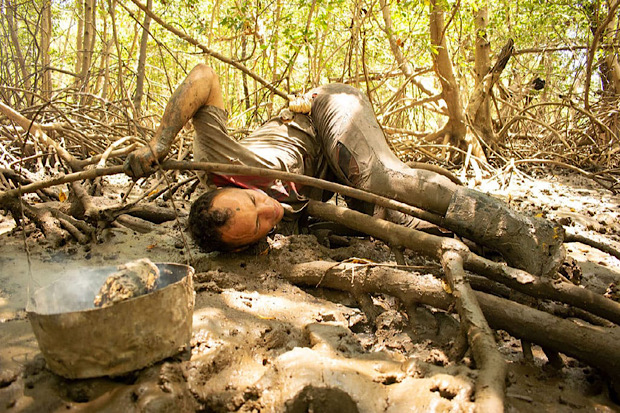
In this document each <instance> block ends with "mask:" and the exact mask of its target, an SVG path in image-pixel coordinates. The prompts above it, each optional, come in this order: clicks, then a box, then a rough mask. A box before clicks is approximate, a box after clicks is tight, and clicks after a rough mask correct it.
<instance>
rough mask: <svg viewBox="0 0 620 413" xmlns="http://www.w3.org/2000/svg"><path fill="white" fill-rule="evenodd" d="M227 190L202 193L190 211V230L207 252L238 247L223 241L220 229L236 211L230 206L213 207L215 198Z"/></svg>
mask: <svg viewBox="0 0 620 413" xmlns="http://www.w3.org/2000/svg"><path fill="white" fill-rule="evenodd" d="M225 190H226V188H218V189H214V190H211V191H209V192H206V193H204V194H202V195H201V196H200V197H199V198H198V199H197V200H196V201H195V202H194V203H193V204H192V207H191V209H190V211H189V222H188V225H189V232H190V234H191V235H192V238H193V239H194V241H195V242H196V244H198V246H199V247H200V248H201V249H202V250H203V251H205V252H211V251H232V250H234V249H236V248H237V247H236V246H233V245H230V244H228V243H226V242H224V241H222V233H221V231H220V228H221V227H223V226H224V225H226V224H227V223H228V221H229V220H230V218H231V217H232V216H233V215H234V214H235V213H234V212H233V210H232V209H230V208H223V209H213V199H214V198H215V197H216V196H218V195H219V194H221V193H222V192H223V191H225Z"/></svg>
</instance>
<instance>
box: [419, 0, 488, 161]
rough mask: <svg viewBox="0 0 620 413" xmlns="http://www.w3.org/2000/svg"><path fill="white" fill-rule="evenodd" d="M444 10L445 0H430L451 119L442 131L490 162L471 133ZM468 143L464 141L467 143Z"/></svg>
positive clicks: (437, 69) (433, 36)
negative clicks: (456, 75) (462, 101)
mask: <svg viewBox="0 0 620 413" xmlns="http://www.w3.org/2000/svg"><path fill="white" fill-rule="evenodd" d="M444 30H445V25H444V10H443V6H442V4H441V0H439V1H438V0H431V1H430V34H431V45H432V46H433V51H432V57H433V68H434V69H435V73H436V74H437V77H438V78H439V81H440V83H441V89H442V94H443V99H444V101H445V102H446V106H447V108H448V123H446V125H445V126H444V128H443V130H442V134H443V135H444V136H446V137H448V138H449V139H450V141H451V142H452V143H453V144H454V145H455V146H457V147H462V146H465V147H469V146H471V153H472V154H473V155H474V156H476V157H478V158H479V159H481V160H482V161H483V162H486V156H485V155H484V151H483V150H482V146H480V143H479V142H478V140H477V139H476V138H474V137H472V136H468V135H467V124H466V123H465V112H464V111H463V105H462V103H461V95H460V93H459V85H458V83H457V82H456V78H455V76H454V70H453V68H452V62H451V60H450V55H449V54H448V45H447V42H446V36H445V32H444ZM463 144H464V145H463Z"/></svg>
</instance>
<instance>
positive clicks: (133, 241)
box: [0, 175, 620, 413]
mask: <svg viewBox="0 0 620 413" xmlns="http://www.w3.org/2000/svg"><path fill="white" fill-rule="evenodd" d="M123 185H124V183H123V182H119V181H118V180H113V181H110V182H109V184H108V188H117V189H118V188H121V189H122V187H123ZM482 189H483V190H485V191H489V192H492V193H494V194H496V195H497V196H499V197H502V198H503V199H505V200H506V201H507V202H510V203H511V204H512V205H514V206H515V208H520V209H526V210H530V211H531V212H534V213H541V212H542V213H543V214H546V215H547V216H548V217H550V218H553V219H557V220H560V222H562V223H563V224H564V225H565V226H566V227H567V228H568V229H570V230H571V231H574V232H577V233H580V234H583V235H586V236H588V237H591V238H593V239H596V240H599V241H605V242H608V243H611V244H613V245H614V246H615V247H616V248H619V247H620V216H619V215H620V214H619V209H618V205H619V204H620V197H619V196H614V195H612V194H611V193H610V192H609V191H605V190H603V189H601V188H600V187H597V186H596V184H594V183H592V182H591V181H588V180H586V179H585V178H582V177H579V176H565V175H556V176H546V177H537V178H536V179H535V180H530V179H524V178H523V177H513V179H512V181H511V182H510V184H509V185H504V186H503V187H502V186H501V185H500V180H499V179H497V178H495V179H493V180H489V181H487V182H485V183H484V184H483V186H482ZM117 192H119V191H117ZM106 193H108V194H109V195H108V196H109V197H110V198H113V199H118V197H119V196H120V195H119V194H118V193H114V192H113V191H108V192H106ZM177 206H179V207H180V211H181V214H180V215H181V219H180V225H181V226H182V225H183V222H184V218H183V215H185V214H186V213H187V211H188V207H189V203H188V202H186V201H181V200H179V201H177ZM12 225H13V222H12V219H11V218H10V217H4V216H0V233H2V234H1V235H0V411H9V412H44V411H45V412H47V411H67V410H70V411H88V412H91V411H110V412H118V411H124V412H127V411H149V412H168V411H175V412H183V411H195V410H199V411H207V412H211V411H213V412H229V411H243V412H273V411H275V412H306V411H308V412H310V411H311V412H339V413H344V412H356V411H360V412H403V411H420V412H427V411H455V412H456V411H470V410H471V409H472V406H473V404H472V402H471V399H472V389H473V384H474V381H475V378H476V370H475V368H474V367H475V366H473V362H472V360H471V359H470V356H469V355H467V356H466V357H465V359H464V360H462V361H460V362H454V361H453V360H452V359H451V349H452V348H453V346H454V343H455V337H456V335H457V331H458V321H457V317H456V316H455V315H454V314H448V313H446V312H443V311H440V310H436V309H433V308H428V307H425V306H419V307H415V308H405V307H403V306H402V305H401V304H400V303H399V302H397V301H396V300H395V299H393V298H391V297H387V296H381V295H377V296H375V297H373V298H372V300H373V305H374V306H375V309H376V310H377V312H379V313H380V314H379V316H378V317H377V318H376V319H375V320H374V322H373V321H371V320H369V319H368V318H367V317H366V315H365V314H364V313H363V312H362V311H361V310H360V308H359V306H358V304H357V302H356V300H354V299H353V298H352V297H351V296H350V295H348V294H346V293H342V292H337V291H329V290H325V289H322V288H300V287H297V286H294V285H291V284H290V283H289V282H287V281H285V280H284V279H283V278H282V274H283V273H282V272H283V271H286V268H287V266H288V265H290V264H292V263H300V262H307V261H313V260H330V261H342V260H345V259H348V258H350V257H357V258H363V259H367V260H372V261H375V262H380V263H386V264H395V257H394V255H393V254H392V252H391V250H390V249H389V248H388V247H387V246H386V245H385V244H384V243H382V242H380V241H376V240H371V239H368V238H355V237H344V238H336V239H337V241H338V242H337V243H332V244H334V245H331V248H329V247H327V246H325V245H322V244H320V243H319V242H318V241H317V238H316V237H315V236H314V235H297V236H288V237H285V236H280V235H275V236H274V237H273V238H272V239H271V240H270V248H269V251H268V252H267V253H256V252H252V253H242V254H234V255H220V254H202V253H200V252H198V250H197V249H196V248H195V247H194V246H193V244H192V243H191V241H190V240H189V239H188V242H189V247H190V249H189V251H188V250H187V249H186V248H185V247H184V243H183V241H182V238H181V233H180V231H179V224H178V223H176V222H174V221H171V222H168V223H165V224H161V225H160V229H161V230H160V231H158V232H155V233H154V232H151V233H149V234H140V233H136V232H134V231H132V230H129V229H127V228H123V227H113V228H109V229H106V230H105V231H104V232H103V233H102V234H101V237H100V240H99V242H98V243H93V244H92V245H88V246H81V245H78V244H71V245H66V246H63V247H61V248H52V247H51V246H50V245H48V244H47V243H46V241H45V240H44V239H42V238H41V237H40V234H38V233H37V231H35V230H33V229H32V228H29V229H28V231H29V233H28V237H27V238H26V240H24V236H23V233H22V232H21V231H14V230H13V229H12ZM324 243H325V242H324ZM346 244H349V245H346ZM26 245H27V248H28V250H29V258H28V255H27V254H26ZM567 249H568V252H569V256H571V257H572V258H574V260H575V261H576V262H577V263H578V265H579V267H580V268H581V271H582V284H583V285H584V286H586V287H587V288H591V289H592V290H594V291H596V292H598V293H601V294H603V293H605V291H606V289H607V288H608V287H609V285H610V284H612V283H615V284H616V285H620V265H619V264H620V263H619V262H618V260H617V259H615V258H613V257H611V256H609V255H606V254H604V253H601V252H599V251H597V250H594V249H592V248H590V247H587V246H585V245H582V244H577V243H573V244H567ZM142 257H147V258H150V259H151V260H153V261H155V262H177V263H189V264H191V265H192V266H193V267H194V268H195V270H196V274H195V278H194V289H195V292H196V296H195V309H194V316H193V336H192V340H191V349H189V350H187V351H185V352H183V353H180V354H179V355H178V356H175V357H173V358H170V359H167V360H164V361H162V362H159V363H157V364H155V365H153V366H151V367H148V368H145V369H142V370H140V371H135V372H133V373H130V374H127V375H123V376H121V377H114V378H109V377H108V378H98V379H87V380H68V379H63V378H61V377H59V376H57V375H55V374H54V373H52V372H51V371H50V370H48V368H47V367H46V363H45V360H44V359H43V357H42V355H41V353H40V351H39V348H38V346H37V341H36V339H35V337H34V335H33V332H32V329H31V327H30V324H29V322H28V320H27V317H26V312H25V304H26V300H27V297H28V291H29V290H28V287H30V288H31V289H34V288H37V287H38V286H44V285H47V284H49V283H50V282H52V281H53V280H54V279H56V278H58V277H60V276H62V274H63V273H65V272H68V271H70V270H73V269H79V268H84V267H97V266H108V265H113V264H120V263H123V262H127V261H130V260H133V259H136V258H142ZM405 259H406V261H407V264H409V265H411V266H414V267H415V269H412V270H411V272H412V276H419V277H435V276H437V275H438V274H440V270H439V265H438V263H436V262H432V261H427V260H425V259H423V258H421V257H417V256H416V255H415V254H413V253H409V252H407V253H406V254H405ZM157 314H158V312H157V309H156V308H154V309H153V317H157ZM496 338H497V340H498V342H499V346H500V349H501V352H502V354H503V355H504V356H505V358H506V360H507V361H508V363H509V373H508V379H507V397H506V406H507V409H506V410H507V411H509V412H521V411H523V412H532V411H547V412H564V411H566V412H568V411H571V412H573V411H584V412H585V411H588V412H591V411H598V412H611V411H620V405H618V404H614V403H613V402H612V401H611V400H610V398H609V394H608V391H607V387H606V384H605V382H604V380H603V378H602V377H601V376H600V375H599V373H598V372H597V371H596V370H595V369H593V368H591V367H588V366H587V365H584V364H582V363H581V362H579V361H578V360H574V359H570V358H566V357H564V356H563V358H564V362H565V367H564V368H562V369H561V370H555V369H553V368H552V367H550V366H549V365H548V364H547V359H546V357H545V355H544V353H543V352H542V350H541V349H540V348H539V347H537V346H534V349H533V350H534V359H533V360H532V361H527V360H525V359H524V358H523V355H522V353H521V346H520V343H519V341H517V340H515V339H514V338H512V337H510V336H509V335H508V334H506V333H505V332H501V331H500V332H497V334H496ZM84 345H85V346H88V345H89V343H84Z"/></svg>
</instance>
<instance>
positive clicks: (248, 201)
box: [212, 188, 284, 247]
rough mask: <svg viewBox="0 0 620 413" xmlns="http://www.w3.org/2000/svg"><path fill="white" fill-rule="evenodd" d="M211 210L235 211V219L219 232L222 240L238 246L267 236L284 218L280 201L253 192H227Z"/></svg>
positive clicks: (231, 189) (234, 189)
mask: <svg viewBox="0 0 620 413" xmlns="http://www.w3.org/2000/svg"><path fill="white" fill-rule="evenodd" d="M212 208H215V209H220V208H230V210H232V212H233V216H232V217H231V218H230V220H229V221H228V223H227V224H226V225H224V226H223V227H221V228H220V233H221V234H222V241H224V242H226V243H227V244H230V245H233V246H238V247H241V246H245V245H249V244H253V243H255V242H256V241H258V240H260V239H261V238H263V237H264V236H266V235H267V234H268V233H269V231H271V230H272V229H273V227H275V225H276V224H277V223H278V222H280V220H281V219H282V216H283V215H284V208H282V205H280V203H279V202H278V201H276V200H275V199H273V198H270V197H269V196H267V195H265V194H264V193H263V192H260V191H256V190H254V189H239V188H230V189H226V190H224V191H222V193H220V194H218V195H217V196H216V197H215V198H213V204H212Z"/></svg>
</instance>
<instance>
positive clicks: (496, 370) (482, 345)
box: [441, 250, 508, 412]
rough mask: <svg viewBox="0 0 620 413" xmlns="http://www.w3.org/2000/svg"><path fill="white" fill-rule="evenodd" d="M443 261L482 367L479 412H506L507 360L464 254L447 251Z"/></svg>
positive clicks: (477, 402) (479, 379)
mask: <svg viewBox="0 0 620 413" xmlns="http://www.w3.org/2000/svg"><path fill="white" fill-rule="evenodd" d="M441 261H442V264H443V268H444V271H445V274H446V279H447V280H448V283H449V284H450V288H451V289H452V291H453V295H454V297H455V299H456V308H457V311H458V313H459V316H460V320H461V328H465V329H466V332H467V339H468V342H469V345H470V347H471V349H472V351H473V354H474V360H476V364H477V365H478V367H479V368H480V373H479V375H478V379H477V380H476V411H478V412H503V411H504V393H505V391H506V373H507V372H508V370H507V366H506V362H505V361H504V359H503V357H502V356H501V354H500V353H499V350H498V349H497V344H496V343H495V339H494V338H493V332H492V331H491V329H490V328H489V325H488V324H487V321H486V319H485V318H484V315H483V314H482V310H480V306H479V305H478V300H477V299H476V296H475V295H474V292H473V290H472V289H471V287H470V286H469V283H468V282H467V280H466V279H465V271H464V270H463V257H462V256H461V254H460V253H459V252H457V251H454V250H450V251H446V252H444V253H443V256H442V260H441Z"/></svg>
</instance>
